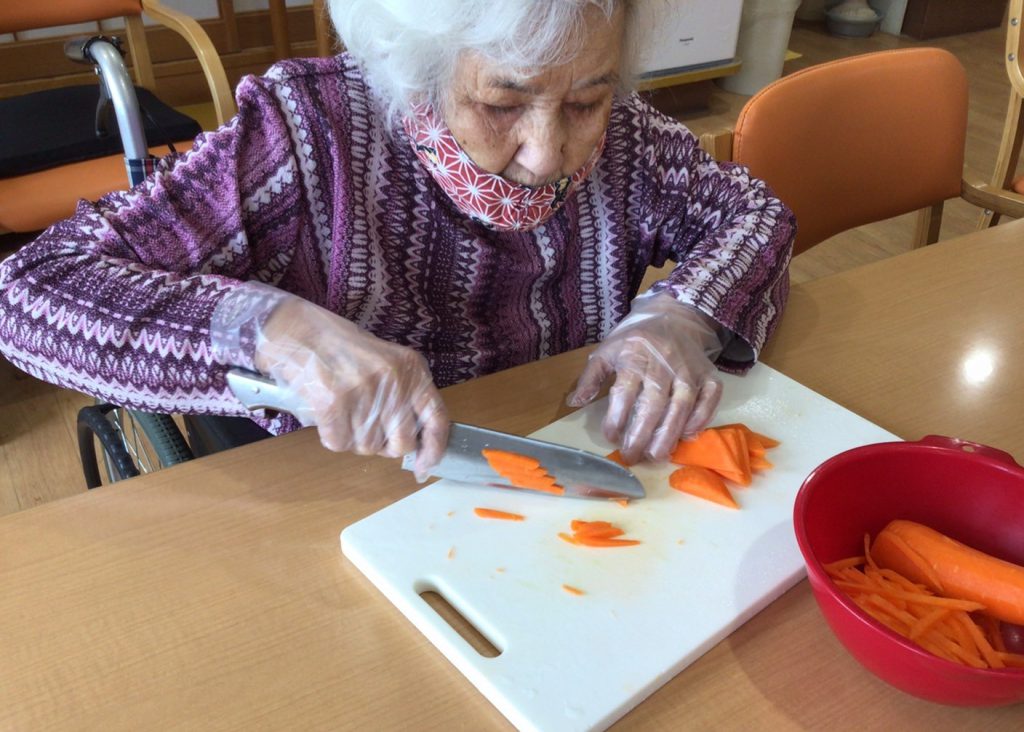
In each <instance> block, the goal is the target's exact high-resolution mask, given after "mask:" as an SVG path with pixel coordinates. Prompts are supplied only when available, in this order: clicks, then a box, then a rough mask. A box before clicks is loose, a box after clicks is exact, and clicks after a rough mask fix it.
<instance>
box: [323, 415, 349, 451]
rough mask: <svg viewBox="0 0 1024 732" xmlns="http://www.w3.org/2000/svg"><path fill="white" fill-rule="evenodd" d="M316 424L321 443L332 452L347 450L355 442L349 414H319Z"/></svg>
mask: <svg viewBox="0 0 1024 732" xmlns="http://www.w3.org/2000/svg"><path fill="white" fill-rule="evenodd" d="M314 424H316V426H317V428H316V429H317V432H318V433H319V435H320V444H321V445H323V446H324V447H326V448H327V449H328V450H331V451H332V452H346V451H348V450H350V449H352V445H353V443H354V442H355V440H354V438H353V435H352V425H351V422H349V420H348V417H347V415H343V414H337V413H324V414H320V415H317V417H316V419H315V421H314Z"/></svg>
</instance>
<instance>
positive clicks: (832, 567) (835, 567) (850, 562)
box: [824, 557, 864, 574]
mask: <svg viewBox="0 0 1024 732" xmlns="http://www.w3.org/2000/svg"><path fill="white" fill-rule="evenodd" d="M862 564H864V557H847V558H846V559H839V560H837V561H835V562H829V563H828V564H826V565H824V566H825V571H826V572H828V573H829V574H832V573H834V572H839V571H840V570H843V569H847V568H849V567H859V566H860V565H862Z"/></svg>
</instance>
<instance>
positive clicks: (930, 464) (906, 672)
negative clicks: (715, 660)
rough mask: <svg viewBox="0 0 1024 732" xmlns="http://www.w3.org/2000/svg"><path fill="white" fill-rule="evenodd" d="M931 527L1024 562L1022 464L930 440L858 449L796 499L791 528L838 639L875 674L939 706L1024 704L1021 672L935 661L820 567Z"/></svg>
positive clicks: (811, 479)
mask: <svg viewBox="0 0 1024 732" xmlns="http://www.w3.org/2000/svg"><path fill="white" fill-rule="evenodd" d="M898 518H899V519H908V520H910V521H917V522H918V523H922V524H924V525H926V526H930V527H931V528H933V529H935V530H936V531H940V532H942V533H943V534H946V535H947V536H950V537H952V538H954V539H957V540H958V541H961V542H963V543H964V544H967V545H968V546H972V547H974V548H975V549H978V550H980V551H983V552H986V553H988V554H991V555H993V556H996V557H999V558H1001V559H1005V560H1007V561H1010V562H1016V563H1018V564H1024V468H1022V467H1021V466H1020V465H1018V464H1017V463H1016V462H1014V460H1013V458H1012V457H1010V455H1008V454H1007V453H1005V452H1002V451H1001V450H996V449H993V448H991V447H986V446H984V445H979V444H976V443H972V442H966V441H964V440H956V439H951V438H948V437H938V436H935V435H930V436H928V437H925V438H924V439H922V440H921V441H920V442H888V443H881V444H877V445H867V446H865V447H858V448H855V449H853V450H849V451H847V452H844V453H840V454H839V455H836V456H835V457H833V458H831V459H829V460H827V461H826V462H824V463H822V464H821V465H820V466H819V467H818V468H816V469H815V470H814V472H812V473H811V474H810V475H809V476H808V477H807V480H805V481H804V483H803V486H801V488H800V492H799V493H798V494H797V498H796V505H795V507H794V512H793V523H794V527H795V530H796V538H797V543H798V544H799V545H800V551H801V552H802V553H803V555H804V561H805V562H806V563H807V577H808V579H809V580H810V583H811V589H812V591H813V592H814V597H815V599H816V600H817V601H818V606H819V607H820V608H821V612H822V614H823V615H824V616H825V620H826V621H827V622H828V624H829V626H830V627H831V628H832V630H833V632H834V633H835V634H836V637H837V638H839V640H840V642H842V644H843V645H844V646H846V649H847V650H848V651H850V653H851V654H853V656H854V657H855V658H856V659H857V660H858V661H860V663H861V664H863V665H864V666H865V667H866V668H867V669H868V670H869V671H871V672H872V673H874V674H875V675H877V676H878V677H879V678H881V679H883V680H884V681H887V682H888V683H890V684H892V685H893V686H895V687H896V688H898V689H901V690H902V691H905V692H907V693H909V694H913V695H914V696H918V697H921V698H922V699H928V700H930V701H935V702H940V703H943V704H956V705H961V706H996V705H1000V704H1011V703H1014V702H1018V701H1021V700H1024V671H1021V670H1019V669H1014V670H989V669H974V668H970V667H968V666H962V665H960V664H957V663H953V662H951V661H947V660H945V659H942V658H938V657H937V656H933V655H932V654H930V653H928V652H927V651H925V650H923V649H921V648H919V647H918V646H917V645H915V644H914V643H912V642H910V641H909V640H907V639H905V638H903V637H902V636H900V635H899V634H897V633H894V632H893V631H891V630H889V629H888V628H886V627H885V626H884V625H882V624H881V623H879V622H877V621H876V620H874V619H873V618H871V617H870V616H869V615H867V614H866V613H864V612H863V611H861V609H860V608H858V607H857V606H856V605H855V604H854V603H853V601H852V600H850V599H849V598H848V597H847V596H846V594H845V593H844V592H843V591H842V590H840V589H838V588H837V587H836V586H835V585H834V584H833V583H832V581H831V580H830V579H829V577H828V575H827V574H826V573H825V569H824V567H823V566H822V565H823V564H827V563H829V562H833V561H836V560H838V559H843V558H845V557H851V556H856V555H858V554H863V552H864V534H865V532H866V533H869V534H870V535H871V536H872V537H874V536H875V535H876V534H877V533H878V532H879V531H880V530H881V529H883V528H884V527H885V525H886V524H888V523H889V521H891V520H893V519H898Z"/></svg>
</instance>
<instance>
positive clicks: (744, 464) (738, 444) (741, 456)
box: [718, 427, 751, 486]
mask: <svg viewBox="0 0 1024 732" xmlns="http://www.w3.org/2000/svg"><path fill="white" fill-rule="evenodd" d="M718 433H719V434H720V435H721V436H722V439H723V440H724V441H725V444H726V445H727V446H728V448H729V450H730V452H732V456H733V458H734V459H735V461H736V465H738V466H739V474H740V480H738V481H736V482H737V483H739V484H740V485H743V486H747V485H750V481H751V471H750V452H749V448H748V447H747V437H746V434H744V432H743V431H742V430H740V429H738V428H736V427H728V428H720V429H719V430H718Z"/></svg>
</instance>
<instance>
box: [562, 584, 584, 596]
mask: <svg viewBox="0 0 1024 732" xmlns="http://www.w3.org/2000/svg"><path fill="white" fill-rule="evenodd" d="M562 589H563V590H565V591H566V592H568V593H569V594H570V595H585V594H587V593H586V592H584V591H583V590H581V589H580V588H579V587H573V586H572V585H562Z"/></svg>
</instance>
